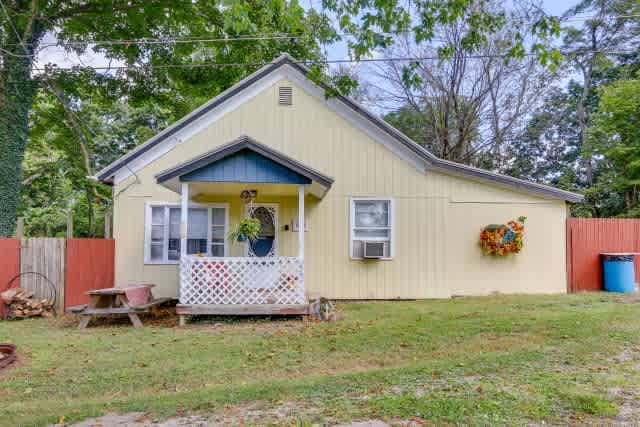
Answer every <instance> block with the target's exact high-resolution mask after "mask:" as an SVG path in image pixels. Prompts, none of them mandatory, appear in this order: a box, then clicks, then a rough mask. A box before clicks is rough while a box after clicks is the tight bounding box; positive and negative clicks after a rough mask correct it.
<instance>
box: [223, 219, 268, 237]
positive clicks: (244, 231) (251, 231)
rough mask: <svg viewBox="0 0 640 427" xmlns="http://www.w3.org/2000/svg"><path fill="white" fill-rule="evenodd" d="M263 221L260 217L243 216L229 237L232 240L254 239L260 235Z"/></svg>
mask: <svg viewBox="0 0 640 427" xmlns="http://www.w3.org/2000/svg"><path fill="white" fill-rule="evenodd" d="M261 230H262V223H260V220H259V219H258V218H243V219H241V220H240V222H239V223H238V225H236V226H235V227H234V228H233V229H232V230H231V231H229V234H228V238H229V240H231V241H232V242H242V241H245V240H249V241H254V240H256V239H257V238H258V237H259V236H260V231H261Z"/></svg>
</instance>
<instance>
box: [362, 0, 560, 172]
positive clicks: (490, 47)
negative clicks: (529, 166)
mask: <svg viewBox="0 0 640 427" xmlns="http://www.w3.org/2000/svg"><path fill="white" fill-rule="evenodd" d="M475 5H476V8H475V9H474V10H485V9H486V10H488V11H490V12H487V13H491V14H493V15H501V16H506V17H507V18H508V20H507V23H506V24H504V25H503V26H501V28H500V29H497V30H495V31H494V32H493V33H491V34H489V35H487V36H486V38H485V41H483V42H481V43H478V44H477V45H476V46H475V47H474V48H473V49H471V48H469V47H467V46H465V42H464V41H465V37H466V35H467V34H468V33H469V32H471V31H473V29H472V24H471V23H470V22H468V21H467V20H462V19H460V20H454V21H452V22H448V23H446V24H436V25H435V26H434V30H433V32H434V35H435V36H436V37H437V41H438V42H437V43H422V44H417V43H415V42H414V41H413V40H412V39H411V38H409V37H402V38H398V39H397V40H396V44H395V45H394V46H392V47H391V48H389V49H387V50H386V51H385V52H384V55H383V57H387V58H394V57H412V58H438V57H439V56H440V53H441V51H442V49H446V54H445V55H444V56H440V59H439V60H433V59H431V60H422V61H420V60H418V61H415V62H414V63H411V64H410V65H408V66H407V65H406V63H398V62H395V61H389V62H385V63H382V65H379V66H376V67H374V75H375V78H376V79H377V81H379V84H378V85H377V87H376V94H377V95H378V99H379V100H381V101H382V102H381V104H382V105H385V104H386V106H399V109H398V111H397V113H394V114H391V115H389V116H387V119H389V120H390V121H391V122H392V123H393V124H395V125H397V126H399V127H400V129H401V130H403V131H406V132H409V133H412V132H413V133H416V130H417V129H416V128H417V127H419V128H420V129H421V134H420V135H416V136H417V139H416V141H418V142H419V143H420V144H421V145H423V146H425V147H427V148H428V149H430V150H431V151H432V152H434V153H435V154H436V155H438V156H439V157H442V158H445V159H448V160H452V161H457V162H462V163H473V164H476V165H479V166H483V167H489V168H494V169H497V170H501V169H502V167H503V164H502V160H503V158H504V155H505V150H506V148H507V146H508V144H509V143H511V142H512V140H513V137H514V135H515V134H516V133H517V131H518V130H519V129H518V128H519V127H520V126H521V123H522V119H523V118H524V117H525V115H527V114H528V113H529V112H530V110H531V109H532V108H533V106H534V105H535V104H537V103H538V102H539V98H540V95H541V94H542V93H544V92H545V88H546V79H547V74H548V71H547V70H546V69H545V68H544V67H542V66H541V65H540V63H539V60H538V59H537V58H533V57H527V58H522V59H518V58H509V55H510V53H509V52H510V51H511V49H512V45H511V44H510V43H511V40H512V39H514V37H516V35H517V34H520V32H521V31H523V29H526V28H529V27H532V26H533V25H535V23H536V22H538V16H537V15H536V14H535V13H534V14H533V16H534V17H533V18H531V17H530V14H531V11H529V10H528V9H512V10H510V11H506V10H504V9H502V8H501V7H499V6H495V5H492V4H486V3H483V2H477V3H475ZM526 31H529V30H526ZM396 108H398V107H396ZM409 110H411V111H412V112H413V114H408V112H409ZM396 119H402V120H401V121H398V122H395V120H396ZM408 119H411V120H408ZM407 120H408V121H407ZM417 120H420V121H421V123H420V124H419V126H416V125H418V123H417ZM405 124H409V125H411V126H412V128H410V129H405V128H404V127H403V126H404V125H405Z"/></svg>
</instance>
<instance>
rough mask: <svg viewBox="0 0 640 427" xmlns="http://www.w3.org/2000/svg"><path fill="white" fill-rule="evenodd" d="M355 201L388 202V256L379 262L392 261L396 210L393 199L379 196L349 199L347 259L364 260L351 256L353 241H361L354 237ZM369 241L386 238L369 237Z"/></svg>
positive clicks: (394, 244) (394, 245) (394, 243)
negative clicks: (349, 216) (349, 215)
mask: <svg viewBox="0 0 640 427" xmlns="http://www.w3.org/2000/svg"><path fill="white" fill-rule="evenodd" d="M357 201H385V202H389V217H390V219H389V229H390V232H389V239H388V240H389V256H388V257H382V258H379V259H381V260H392V259H393V257H394V256H395V252H396V251H395V247H396V209H395V200H394V198H393V197H379V196H373V197H365V196H358V197H351V198H350V199H349V211H350V212H351V218H350V221H349V257H350V258H351V259H352V260H363V259H365V258H364V257H355V256H353V242H354V240H362V239H356V236H355V229H356V202H357ZM367 240H369V241H375V240H378V241H387V239H386V238H384V237H371V238H369V239H367Z"/></svg>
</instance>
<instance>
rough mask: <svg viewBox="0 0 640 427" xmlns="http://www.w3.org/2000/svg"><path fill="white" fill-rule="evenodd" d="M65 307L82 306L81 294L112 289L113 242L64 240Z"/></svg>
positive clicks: (84, 297)
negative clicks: (93, 290) (65, 265)
mask: <svg viewBox="0 0 640 427" xmlns="http://www.w3.org/2000/svg"><path fill="white" fill-rule="evenodd" d="M66 256H67V268H66V274H65V285H64V305H65V308H67V307H71V306H74V305H80V304H86V303H87V302H89V298H88V297H87V296H86V295H85V292H87V291H89V290H92V289H100V288H111V287H113V286H114V262H115V240H112V239H67V255H66Z"/></svg>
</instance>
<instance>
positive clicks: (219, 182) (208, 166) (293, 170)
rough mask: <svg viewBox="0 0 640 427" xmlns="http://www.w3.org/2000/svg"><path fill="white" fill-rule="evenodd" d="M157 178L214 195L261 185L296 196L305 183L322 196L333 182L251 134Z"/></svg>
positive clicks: (269, 191)
mask: <svg viewBox="0 0 640 427" xmlns="http://www.w3.org/2000/svg"><path fill="white" fill-rule="evenodd" d="M156 181H157V182H158V184H160V185H163V186H165V187H167V188H169V189H171V190H173V191H175V192H178V193H180V192H181V183H184V182H188V183H190V187H191V188H193V189H194V190H196V191H197V192H198V193H208V192H215V194H233V193H237V192H238V191H242V189H246V188H248V186H251V188H252V189H257V188H256V187H257V186H258V185H260V186H262V190H263V193H262V194H270V195H289V194H291V195H294V194H296V188H297V187H298V186H299V185H306V186H307V188H308V192H309V193H311V194H314V195H315V196H317V197H320V198H321V197H323V196H324V194H325V193H326V192H327V191H328V190H329V188H330V187H331V185H332V184H333V179H332V178H330V177H328V176H326V175H324V174H322V173H320V172H318V171H316V170H314V169H312V168H310V167H308V166H306V165H304V164H302V163H300V162H299V161H297V160H295V159H293V158H291V157H288V156H286V155H284V154H283V153H280V152H279V151H276V150H274V149H272V148H271V147H268V146H266V145H263V144H260V143H258V142H257V141H255V140H253V139H252V138H250V137H248V136H241V137H240V138H238V139H236V140H235V141H233V142H231V143H229V144H226V145H223V146H222V147H219V148H217V149H215V150H213V151H210V152H208V153H205V154H203V155H201V156H198V157H196V158H193V159H191V160H189V161H187V162H184V163H181V164H179V165H177V166H175V167H173V168H171V169H168V170H166V171H163V172H161V173H159V174H158V175H156ZM212 184H213V185H212ZM232 184H235V185H232Z"/></svg>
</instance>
